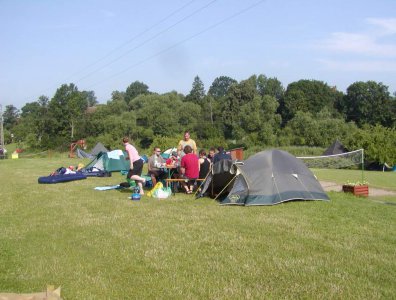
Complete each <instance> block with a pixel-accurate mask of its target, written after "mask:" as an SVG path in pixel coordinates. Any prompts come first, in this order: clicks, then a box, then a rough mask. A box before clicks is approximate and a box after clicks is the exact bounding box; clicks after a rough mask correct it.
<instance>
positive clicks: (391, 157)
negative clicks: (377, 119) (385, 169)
mask: <svg viewBox="0 0 396 300" xmlns="http://www.w3.org/2000/svg"><path fill="white" fill-rule="evenodd" d="M344 145H345V146H346V147H347V148H348V149H364V154H365V160H366V161H368V162H377V163H381V164H383V163H388V164H390V165H396V130H395V129H394V128H387V127H384V126H382V125H379V124H377V125H368V124H365V125H363V127H362V128H360V129H358V130H357V131H356V132H354V133H353V134H350V135H349V136H348V137H347V138H346V139H345V141H344Z"/></svg>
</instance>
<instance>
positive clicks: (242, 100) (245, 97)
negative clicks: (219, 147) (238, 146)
mask: <svg viewBox="0 0 396 300" xmlns="http://www.w3.org/2000/svg"><path fill="white" fill-rule="evenodd" d="M256 93H257V92H256V87H255V81H254V80H252V79H251V78H250V79H248V80H244V81H242V82H241V83H239V84H234V85H232V86H231V87H230V89H229V92H228V94H227V96H226V97H224V101H223V102H222V103H221V111H222V121H223V122H222V123H223V124H224V136H225V137H226V138H229V139H237V140H239V139H241V138H242V137H243V136H244V135H245V132H244V130H243V128H242V120H241V117H242V112H241V107H242V106H243V105H244V104H246V103H249V102H251V101H253V99H254V97H255V96H256Z"/></svg>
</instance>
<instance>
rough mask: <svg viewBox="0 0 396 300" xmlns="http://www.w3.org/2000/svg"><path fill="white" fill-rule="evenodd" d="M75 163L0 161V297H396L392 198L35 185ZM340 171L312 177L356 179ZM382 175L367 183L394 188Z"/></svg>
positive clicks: (94, 181) (91, 181) (113, 180)
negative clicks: (255, 196) (237, 203)
mask: <svg viewBox="0 0 396 300" xmlns="http://www.w3.org/2000/svg"><path fill="white" fill-rule="evenodd" d="M78 162H80V161H78V160H76V159H74V160H71V159H18V160H11V159H8V160H2V161H0V184H1V191H0V292H19V293H22V292H26V293H27V292H33V291H41V290H44V289H45V288H46V286H47V285H48V284H50V285H55V286H59V285H61V286H62V296H63V297H64V299H265V298H274V299H296V298H297V299H301V298H303V299H312V298H314V299H391V298H395V297H396V286H395V278H396V250H395V249H396V235H395V231H396V230H395V229H396V222H395V220H396V206H395V205H390V204H392V202H391V201H395V199H394V197H393V198H392V197H388V198H387V200H388V202H386V203H388V204H384V202H379V201H373V200H375V199H373V198H356V197H353V196H351V195H348V194H343V193H337V192H330V193H328V194H329V196H330V198H331V201H330V202H323V201H306V202H302V201H295V202H288V203H284V204H281V205H276V206H271V207H265V206H263V207H234V206H233V207H229V206H219V205H218V204H217V203H216V202H215V201H213V200H211V199H208V198H202V199H199V200H195V199H194V198H193V197H192V196H190V195H184V194H177V195H176V196H172V198H170V199H166V200H157V199H153V198H148V197H146V196H145V197H143V198H142V200H141V201H131V200H129V199H128V196H130V192H122V191H116V190H111V191H95V190H94V189H93V188H94V187H96V186H104V185H113V184H118V183H120V182H122V181H125V180H124V177H122V176H121V175H120V174H118V173H113V176H112V177H110V178H88V179H86V180H81V181H75V182H69V183H63V184H55V185H40V184H38V183H37V178H38V177H39V176H44V175H47V174H49V173H50V172H51V171H53V170H55V169H57V168H58V167H60V166H68V165H70V164H74V165H76V164H77V163H78ZM345 172H346V171H341V170H338V171H334V172H333V171H323V170H315V173H316V174H317V176H318V177H319V179H320V180H329V181H335V182H338V181H345V179H351V180H359V177H358V178H357V179H354V178H348V176H353V175H356V174H355V173H351V174H350V175H348V174H347V173H345ZM348 172H349V171H348ZM366 173H368V172H366ZM385 174H386V175H385ZM385 174H381V173H378V174H374V173H373V175H370V177H368V175H366V176H367V177H368V178H367V180H368V181H369V182H370V184H371V182H372V184H375V185H376V186H381V187H386V188H390V189H395V181H396V180H395V177H396V173H394V172H393V173H385ZM388 174H389V175H388ZM371 176H373V178H371ZM385 176H389V177H385ZM391 176H393V177H391ZM392 178H393V180H392ZM340 183H342V182H340Z"/></svg>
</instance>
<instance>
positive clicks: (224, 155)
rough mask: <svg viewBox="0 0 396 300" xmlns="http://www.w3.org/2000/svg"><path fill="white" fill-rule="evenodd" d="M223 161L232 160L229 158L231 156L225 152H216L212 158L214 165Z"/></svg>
mask: <svg viewBox="0 0 396 300" xmlns="http://www.w3.org/2000/svg"><path fill="white" fill-rule="evenodd" d="M223 159H232V158H231V155H230V154H228V153H226V152H225V151H222V152H218V153H217V154H215V156H214V158H213V163H214V164H215V163H217V162H218V161H220V160H223Z"/></svg>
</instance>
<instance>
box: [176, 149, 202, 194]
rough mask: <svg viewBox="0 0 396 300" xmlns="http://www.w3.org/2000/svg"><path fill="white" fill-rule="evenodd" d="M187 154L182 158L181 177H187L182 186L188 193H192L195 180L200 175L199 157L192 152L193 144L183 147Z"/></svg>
mask: <svg viewBox="0 0 396 300" xmlns="http://www.w3.org/2000/svg"><path fill="white" fill-rule="evenodd" d="M183 151H184V153H185V155H184V156H183V157H182V159H181V164H180V173H181V174H180V177H181V178H184V179H186V181H183V182H182V186H183V188H184V190H185V191H186V193H187V194H192V192H193V188H194V184H195V180H196V179H197V178H198V176H199V166H200V165H199V161H198V157H197V156H196V155H195V154H194V153H192V148H191V146H189V145H187V146H185V147H184V149H183Z"/></svg>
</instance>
